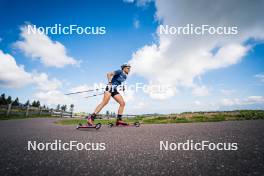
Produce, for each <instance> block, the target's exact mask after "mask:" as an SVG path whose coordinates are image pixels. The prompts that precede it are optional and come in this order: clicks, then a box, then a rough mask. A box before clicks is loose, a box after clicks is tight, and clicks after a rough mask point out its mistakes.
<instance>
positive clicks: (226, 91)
mask: <svg viewBox="0 0 264 176" xmlns="http://www.w3.org/2000/svg"><path fill="white" fill-rule="evenodd" d="M220 92H221V93H222V94H223V95H232V94H234V93H235V92H236V91H235V90H233V89H232V90H229V89H221V90H220Z"/></svg>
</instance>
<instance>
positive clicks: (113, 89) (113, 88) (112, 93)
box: [105, 86, 120, 97]
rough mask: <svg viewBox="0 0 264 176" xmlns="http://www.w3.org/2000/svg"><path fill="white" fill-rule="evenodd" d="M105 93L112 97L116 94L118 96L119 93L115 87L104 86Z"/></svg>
mask: <svg viewBox="0 0 264 176" xmlns="http://www.w3.org/2000/svg"><path fill="white" fill-rule="evenodd" d="M105 91H107V92H110V93H111V96H112V97H114V96H115V95H117V94H120V93H119V92H118V90H117V87H116V86H115V87H108V86H106V88H105Z"/></svg>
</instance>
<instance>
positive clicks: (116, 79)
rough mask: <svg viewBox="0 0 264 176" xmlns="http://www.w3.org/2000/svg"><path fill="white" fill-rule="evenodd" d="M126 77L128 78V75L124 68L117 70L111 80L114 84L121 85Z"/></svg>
mask: <svg viewBox="0 0 264 176" xmlns="http://www.w3.org/2000/svg"><path fill="white" fill-rule="evenodd" d="M126 78H127V75H126V74H125V73H124V72H123V71H122V70H116V71H115V72H114V76H113V78H112V81H111V82H112V84H113V85H117V86H119V85H121V84H122V82H124V81H125V80H126Z"/></svg>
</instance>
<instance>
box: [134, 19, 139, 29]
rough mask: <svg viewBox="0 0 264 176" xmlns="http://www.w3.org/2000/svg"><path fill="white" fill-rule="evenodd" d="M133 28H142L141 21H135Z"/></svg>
mask: <svg viewBox="0 0 264 176" xmlns="http://www.w3.org/2000/svg"><path fill="white" fill-rule="evenodd" d="M133 26H134V28H136V29H138V28H139V27H140V21H139V20H138V19H134V21H133Z"/></svg>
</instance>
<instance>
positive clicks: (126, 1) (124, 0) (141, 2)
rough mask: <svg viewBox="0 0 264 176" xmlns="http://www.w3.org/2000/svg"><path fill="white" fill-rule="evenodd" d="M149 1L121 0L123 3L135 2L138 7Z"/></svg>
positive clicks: (149, 0)
mask: <svg viewBox="0 0 264 176" xmlns="http://www.w3.org/2000/svg"><path fill="white" fill-rule="evenodd" d="M151 1H152V0H123V2H125V3H136V5H137V6H139V7H144V6H146V5H147V4H148V3H149V2H151Z"/></svg>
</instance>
